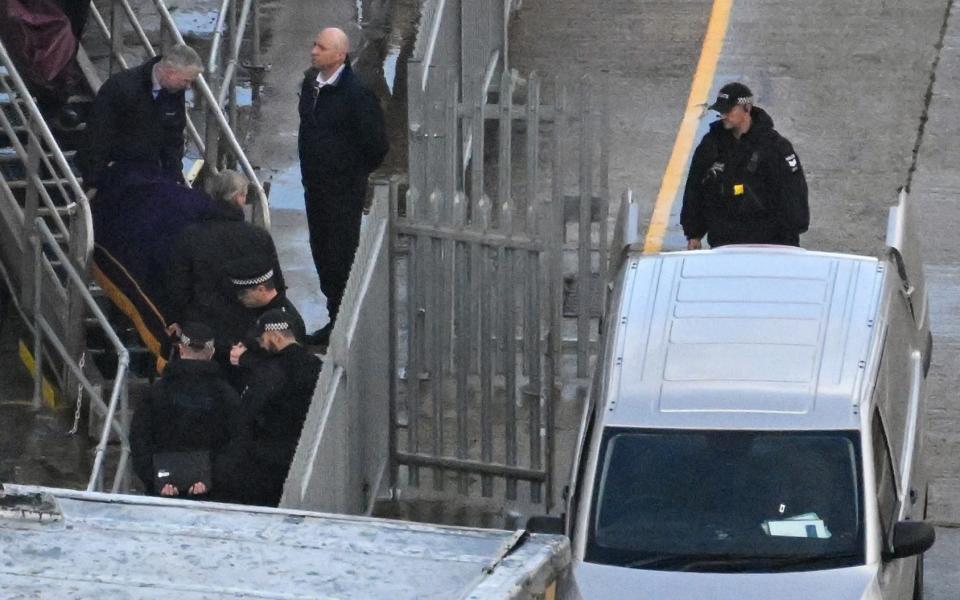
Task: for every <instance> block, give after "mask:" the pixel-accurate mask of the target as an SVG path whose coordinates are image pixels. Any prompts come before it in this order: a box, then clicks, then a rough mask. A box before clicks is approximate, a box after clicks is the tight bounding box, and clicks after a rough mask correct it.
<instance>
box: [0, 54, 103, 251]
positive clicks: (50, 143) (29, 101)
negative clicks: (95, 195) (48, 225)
mask: <svg viewBox="0 0 960 600" xmlns="http://www.w3.org/2000/svg"><path fill="white" fill-rule="evenodd" d="M0 63H2V64H3V66H4V68H6V70H7V76H8V77H9V78H10V80H12V81H13V84H14V87H15V88H16V91H17V94H18V96H19V98H20V99H21V100H22V101H23V105H24V106H25V107H26V109H27V112H28V113H29V116H30V119H29V125H30V126H29V127H27V128H26V130H27V134H28V135H30V136H35V135H36V130H39V133H40V137H41V138H42V139H43V142H44V143H45V144H46V147H47V150H48V151H49V152H50V153H51V154H52V155H53V160H54V162H55V163H56V166H57V169H56V172H58V173H62V174H63V177H64V178H65V179H66V180H67V185H68V186H69V187H70V191H71V192H73V194H72V197H73V201H72V203H69V204H67V205H66V208H68V209H69V208H71V207H73V208H75V210H76V213H75V214H78V215H79V216H80V218H82V219H83V223H82V227H81V228H80V229H78V230H77V231H80V232H82V235H83V239H81V240H80V242H81V243H79V244H77V243H74V242H75V241H76V240H73V239H72V237H71V233H70V230H69V228H68V227H66V226H65V225H64V223H63V221H62V220H60V219H59V215H57V213H56V210H55V208H56V207H54V206H53V205H52V201H51V199H50V197H49V195H48V194H47V193H46V191H45V190H44V189H43V185H42V184H41V182H40V181H34V184H36V185H37V188H38V190H39V191H40V194H41V197H42V198H43V200H44V202H45V203H46V204H47V208H49V209H51V217H52V218H53V219H55V220H57V221H58V223H57V226H58V228H60V229H61V233H62V234H63V236H64V239H65V240H67V241H68V244H69V247H70V252H71V254H72V255H73V256H72V258H73V260H74V261H76V264H77V265H79V266H80V267H81V268H83V269H85V268H86V266H87V264H88V263H89V262H90V258H91V256H92V255H93V215H92V214H91V212H90V203H89V201H88V199H87V196H86V194H85V193H84V191H83V186H81V185H80V181H79V180H78V179H77V177H76V176H75V175H74V173H73V170H72V169H71V168H70V165H69V163H68V162H67V158H66V157H65V156H64V154H63V152H62V151H61V150H60V145H59V144H58V143H57V140H56V138H54V136H53V132H52V131H50V127H48V126H47V122H46V120H44V118H43V115H42V114H41V113H40V109H39V108H38V107H37V104H36V102H35V101H34V99H33V96H32V95H31V94H30V91H29V89H28V88H27V86H26V84H25V83H24V81H23V78H21V77H20V73H19V72H18V71H17V68H16V65H15V64H14V63H13V61H12V60H11V59H10V55H9V54H8V53H7V48H6V46H5V45H4V44H3V40H0ZM24 125H27V123H24ZM34 128H36V129H34ZM10 141H11V144H13V146H14V148H15V149H16V151H17V153H18V155H20V158H21V159H22V160H24V161H26V158H27V152H26V150H25V149H24V148H23V147H22V145H21V144H20V142H19V140H17V138H16V136H12V137H11V140H10ZM42 160H43V161H44V162H45V163H46V166H47V168H48V169H49V170H50V171H51V172H54V169H53V168H52V166H53V165H51V164H50V163H49V157H47V156H46V155H45V154H44V155H42ZM34 176H36V175H35V174H34ZM67 197H68V196H67V195H66V194H64V198H67ZM23 226H24V228H25V229H26V228H27V227H28V226H29V225H28V224H27V223H24V224H23Z"/></svg>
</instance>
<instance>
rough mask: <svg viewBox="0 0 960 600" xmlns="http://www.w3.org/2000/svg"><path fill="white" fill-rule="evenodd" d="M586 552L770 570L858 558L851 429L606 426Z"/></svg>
mask: <svg viewBox="0 0 960 600" xmlns="http://www.w3.org/2000/svg"><path fill="white" fill-rule="evenodd" d="M600 460H601V463H600V465H599V466H598V469H597V482H596V485H595V486H594V497H593V502H592V504H591V506H592V507H593V508H592V510H591V515H590V530H589V534H588V542H587V552H586V560H587V561H588V562H596V563H604V564H610V565H619V566H627V567H634V568H641V569H658V570H674V571H738V572H772V571H784V570H793V571H797V570H811V569H825V568H836V567H841V566H851V565H858V564H863V563H864V541H863V524H862V521H863V518H862V514H863V510H862V502H861V497H862V494H861V493H860V486H861V483H860V482H861V479H860V475H859V474H860V468H859V465H860V447H859V438H858V436H857V434H856V432H850V431H817V432H769V431H678V430H669V431H664V430H657V431H645V430H636V429H610V430H608V431H607V432H605V435H604V439H603V441H602V446H601V450H600Z"/></svg>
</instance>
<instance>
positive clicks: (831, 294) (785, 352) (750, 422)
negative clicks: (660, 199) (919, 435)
mask: <svg viewBox="0 0 960 600" xmlns="http://www.w3.org/2000/svg"><path fill="white" fill-rule="evenodd" d="M628 260H629V261H630V262H629V264H628V265H627V269H626V271H625V273H626V274H625V280H624V282H623V286H622V289H623V296H622V298H621V299H620V311H619V315H618V318H619V323H620V327H619V328H618V329H619V335H618V336H617V338H616V339H615V340H614V342H613V343H614V347H613V356H612V360H611V366H612V368H611V369H609V370H608V373H609V379H608V381H607V387H606V389H607V390H608V391H607V403H606V406H605V412H606V413H607V414H606V415H605V416H604V422H605V424H606V425H614V426H630V427H656V428H696V429H701V428H702V429H711V428H723V429H728V428H736V429H855V428H857V427H858V426H859V419H858V417H857V410H858V403H859V388H860V385H861V380H862V375H863V371H864V367H865V365H866V360H867V354H868V352H869V350H870V342H871V338H872V335H873V333H874V328H873V323H874V320H875V313H876V311H877V306H878V301H879V298H880V292H881V288H882V281H883V274H884V273H883V271H884V268H883V263H881V262H879V261H878V260H877V259H875V258H869V257H862V256H852V255H846V254H831V253H824V252H808V251H804V250H800V249H797V248H781V247H763V246H739V247H727V248H721V249H716V250H709V251H695V252H675V253H669V254H661V255H657V256H641V255H639V254H637V255H631V256H630V257H629V259H628Z"/></svg>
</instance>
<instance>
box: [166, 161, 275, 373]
mask: <svg viewBox="0 0 960 600" xmlns="http://www.w3.org/2000/svg"><path fill="white" fill-rule="evenodd" d="M248 186H249V181H248V180H247V178H246V177H245V176H244V175H243V174H242V173H238V172H236V171H232V170H229V169H228V170H225V171H222V172H221V173H220V174H219V175H217V176H216V177H215V178H214V179H213V182H212V184H211V191H212V194H211V195H212V196H213V197H214V199H215V200H216V202H215V204H214V205H213V206H212V207H211V208H210V209H209V210H207V211H206V212H204V213H203V214H202V215H201V217H200V221H199V222H197V223H194V224H193V225H190V226H188V227H187V228H186V229H185V230H184V231H183V233H181V234H180V236H179V238H178V239H177V240H176V242H175V244H174V248H173V256H172V260H171V264H170V268H169V271H168V279H169V288H170V289H169V294H170V305H171V308H170V314H169V315H168V322H171V323H172V324H171V325H170V326H169V328H168V330H169V333H176V332H177V328H178V327H179V325H178V324H179V323H183V322H184V321H201V322H203V323H207V324H209V325H210V326H211V327H212V328H213V331H214V334H215V335H216V340H217V349H218V360H221V362H222V364H226V362H227V360H226V359H227V358H228V355H229V350H230V347H231V345H232V344H233V343H235V342H237V341H238V339H237V338H236V337H235V336H236V334H238V333H239V334H242V333H244V332H245V329H243V330H239V331H238V329H237V328H238V325H243V324H244V323H245V324H246V327H249V326H251V325H253V322H254V321H255V320H256V316H257V315H256V313H255V312H253V311H252V309H250V308H248V307H247V306H244V304H242V303H241V302H240V301H239V300H238V299H237V294H236V290H235V289H234V286H233V284H232V283H231V282H230V281H229V279H228V278H227V273H226V265H227V264H228V263H230V261H234V260H238V259H243V258H244V257H250V256H253V257H261V256H262V257H264V259H265V260H264V261H262V262H264V263H265V264H267V263H269V267H268V268H269V269H270V270H272V271H273V274H272V280H273V282H274V283H273V285H274V288H275V291H277V292H278V293H282V292H283V291H284V289H285V286H284V284H283V273H282V271H281V269H280V262H279V260H278V259H277V248H276V246H275V245H274V243H273V238H272V237H270V234H269V233H268V232H267V231H266V230H264V229H263V228H262V227H258V226H256V225H254V224H252V223H248V222H246V221H245V220H244V214H243V206H244V204H246V201H247V187H248ZM255 260H256V261H258V262H260V261H259V259H255Z"/></svg>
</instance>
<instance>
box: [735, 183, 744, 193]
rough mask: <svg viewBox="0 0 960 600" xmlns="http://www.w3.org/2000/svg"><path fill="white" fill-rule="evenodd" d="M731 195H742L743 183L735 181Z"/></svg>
mask: <svg viewBox="0 0 960 600" xmlns="http://www.w3.org/2000/svg"><path fill="white" fill-rule="evenodd" d="M733 195H734V196H742V195H743V184H742V183H735V184H733Z"/></svg>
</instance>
